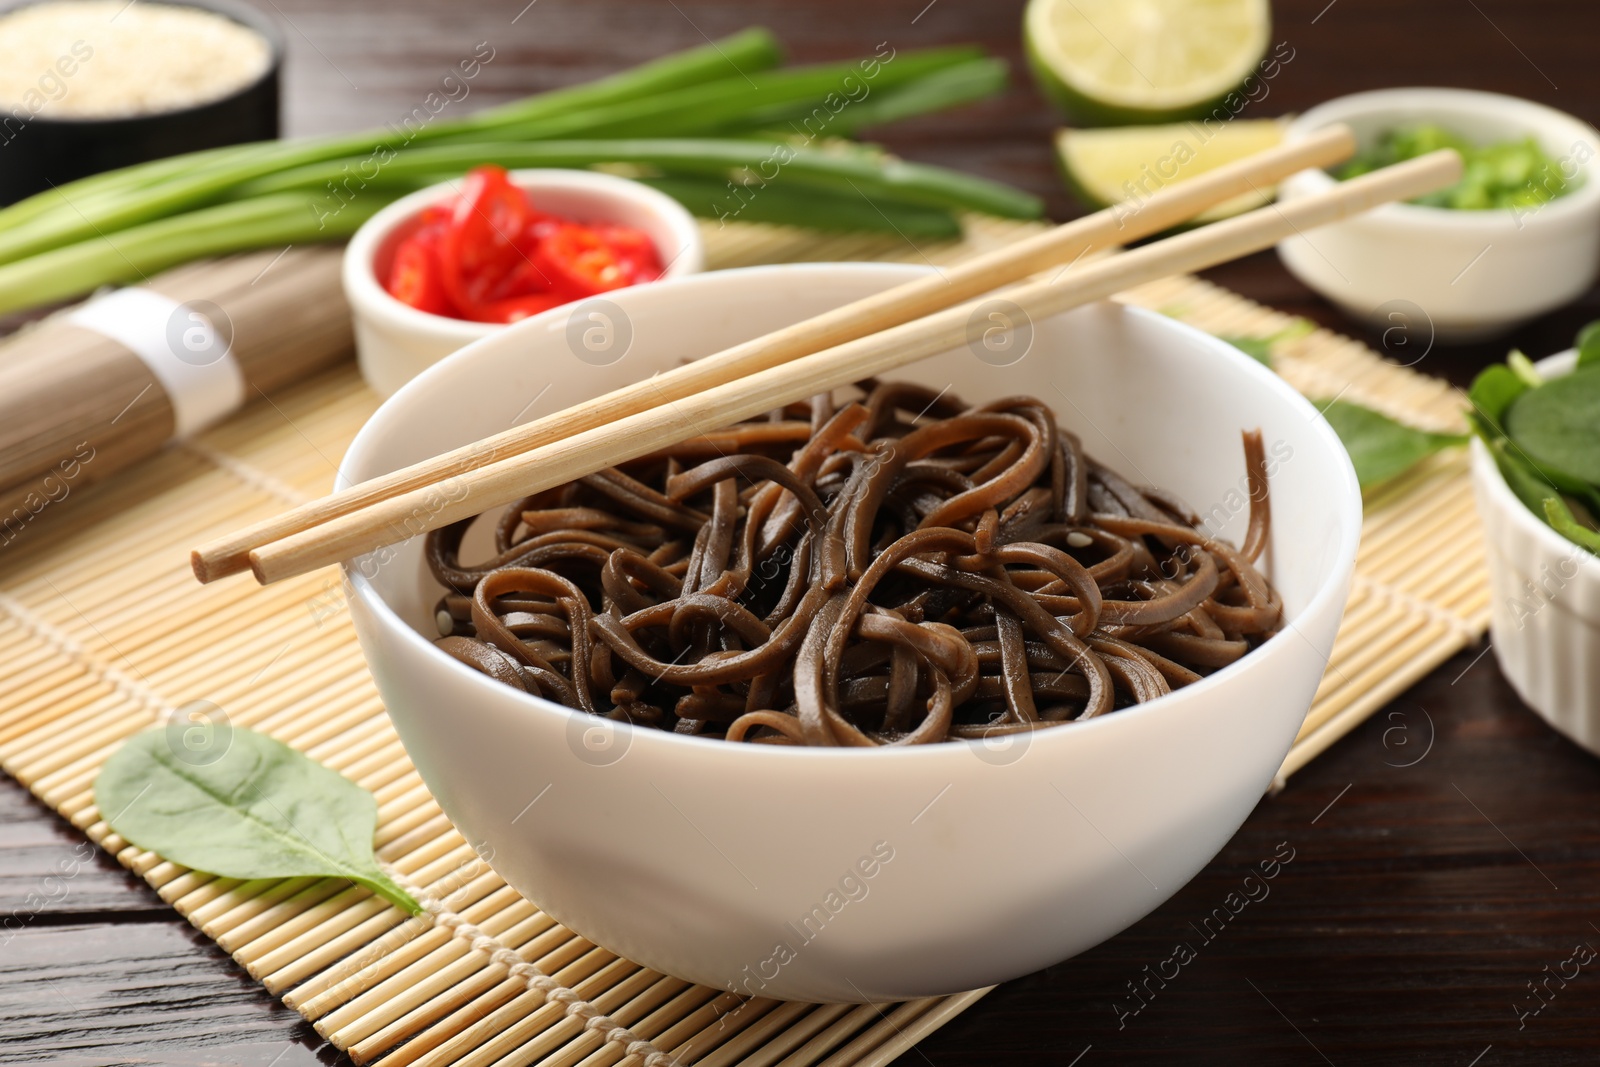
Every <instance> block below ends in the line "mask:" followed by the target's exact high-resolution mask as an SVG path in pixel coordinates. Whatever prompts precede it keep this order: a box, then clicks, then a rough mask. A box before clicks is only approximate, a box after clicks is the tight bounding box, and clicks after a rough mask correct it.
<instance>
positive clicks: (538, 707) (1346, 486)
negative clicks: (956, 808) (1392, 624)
mask: <svg viewBox="0 0 1600 1067" xmlns="http://www.w3.org/2000/svg"><path fill="white" fill-rule="evenodd" d="M907 267H912V268H913V269H915V270H917V271H918V272H919V273H927V272H929V271H931V270H932V269H933V268H920V267H916V265H915V264H905V263H871V262H853V263H776V264H767V265H763V266H757V267H741V268H737V269H735V270H728V271H708V272H706V273H704V274H695V275H687V276H685V277H683V278H681V279H676V280H675V281H674V282H673V283H671V284H676V285H678V286H696V285H707V284H710V285H715V284H716V282H715V281H710V280H709V279H715V278H716V277H717V276H718V275H725V274H741V275H742V274H748V273H753V272H762V273H766V272H780V271H781V272H786V273H787V272H792V271H794V270H806V269H817V268H826V269H828V270H830V271H838V270H839V269H840V268H851V269H861V270H862V271H863V272H868V273H891V274H898V273H899V272H901V271H903V270H905V269H906V268H907ZM656 284H660V283H656ZM1106 302H1109V301H1106ZM1119 306H1120V307H1121V309H1122V311H1123V312H1124V313H1126V314H1130V315H1132V316H1134V317H1135V318H1143V319H1146V320H1149V321H1151V322H1159V323H1161V324H1163V325H1164V326H1166V327H1169V328H1173V329H1177V330H1179V331H1181V332H1186V333H1189V334H1191V335H1192V336H1193V338H1194V339H1196V340H1198V341H1199V342H1200V343H1201V344H1202V345H1203V346H1205V347H1207V348H1210V349H1211V350H1212V351H1214V352H1216V353H1217V354H1218V355H1219V356H1220V357H1222V358H1224V359H1226V360H1228V361H1230V362H1233V363H1235V364H1236V365H1237V366H1239V367H1240V368H1242V369H1243V370H1244V372H1245V373H1246V374H1250V375H1254V376H1256V377H1258V378H1260V379H1261V380H1262V381H1264V382H1266V383H1267V386H1268V388H1269V389H1271V390H1273V391H1274V392H1276V393H1277V394H1278V395H1280V396H1281V397H1282V398H1284V399H1285V400H1286V401H1287V402H1288V403H1289V404H1290V405H1291V406H1293V407H1297V408H1299V409H1300V411H1301V413H1302V414H1303V415H1304V416H1305V418H1306V420H1307V421H1308V422H1311V423H1313V424H1314V425H1315V429H1314V430H1313V431H1312V432H1313V433H1316V434H1318V435H1319V436H1321V438H1322V439H1323V442H1324V443H1325V444H1326V445H1328V446H1330V447H1331V448H1333V449H1335V450H1337V453H1336V454H1338V455H1344V456H1346V458H1345V462H1344V463H1343V465H1342V466H1341V469H1340V481H1341V483H1342V484H1341V485H1338V486H1334V487H1331V489H1330V491H1332V492H1334V493H1337V494H1338V495H1341V496H1343V497H1344V498H1345V499H1346V501H1347V502H1348V504H1349V505H1350V506H1349V507H1348V508H1347V509H1346V511H1345V515H1344V518H1343V520H1342V522H1341V526H1342V528H1341V529H1340V531H1339V539H1338V544H1337V546H1336V548H1335V553H1336V555H1342V556H1343V557H1344V559H1343V562H1341V563H1338V564H1336V565H1335V567H1334V570H1333V571H1332V572H1330V573H1329V574H1328V576H1327V577H1326V578H1325V579H1324V580H1323V582H1322V584H1321V585H1320V586H1319V587H1318V588H1317V591H1316V592H1315V593H1313V594H1312V596H1311V599H1310V600H1309V601H1307V602H1306V606H1305V607H1304V608H1303V609H1301V612H1300V615H1301V616H1309V615H1313V614H1317V613H1318V612H1320V611H1323V610H1326V608H1327V605H1328V601H1330V600H1331V599H1333V598H1334V597H1335V596H1340V595H1343V593H1342V590H1343V589H1344V587H1345V585H1346V583H1347V582H1348V580H1349V577H1350V575H1351V573H1352V572H1353V571H1354V570H1355V548H1356V546H1358V545H1359V544H1360V542H1361V521H1362V504H1361V489H1360V486H1359V484H1358V483H1357V481H1356V472H1355V467H1354V466H1353V465H1351V463H1350V461H1349V458H1348V456H1347V455H1346V453H1345V451H1344V445H1343V443H1342V442H1340V440H1339V437H1338V435H1337V434H1335V433H1334V431H1333V427H1332V426H1330V425H1329V424H1328V420H1327V419H1325V418H1323V417H1322V413H1321V412H1319V411H1318V410H1317V408H1316V406H1315V405H1313V404H1312V403H1311V401H1309V400H1307V399H1306V398H1305V397H1304V396H1302V395H1301V394H1300V393H1298V392H1297V391H1295V389H1294V388H1292V387H1291V386H1290V385H1289V383H1288V382H1286V381H1284V380H1283V379H1282V378H1281V377H1279V376H1278V375H1277V374H1276V373H1274V372H1273V371H1271V370H1269V369H1268V368H1267V367H1265V366H1263V365H1262V364H1261V363H1259V362H1257V361H1256V360H1255V359H1254V358H1252V357H1250V356H1248V355H1246V354H1245V353H1243V352H1241V351H1240V350H1239V349H1237V348H1235V347H1234V346H1233V345H1231V344H1229V343H1228V342H1226V341H1223V340H1221V339H1220V338H1217V337H1213V336H1212V335H1211V334H1208V333H1206V332H1205V331H1203V330H1200V329H1198V328H1197V327H1194V326H1190V325H1189V324H1188V323H1185V322H1179V321H1178V320H1176V319H1173V318H1171V317H1170V316H1167V315H1163V314H1161V313H1160V312H1157V311H1150V310H1148V309H1146V308H1141V307H1133V306H1130V305H1126V304H1123V305H1119ZM564 312H565V308H552V309H551V310H550V311H545V312H542V313H540V314H538V315H533V316H530V317H529V318H526V319H522V320H521V321H519V322H514V323H511V324H510V325H509V326H507V327H506V329H509V330H540V329H543V324H544V321H545V320H546V318H547V317H548V316H554V315H558V314H562V313H564ZM502 336H503V335H502ZM463 357H468V358H470V351H469V350H468V349H461V350H458V351H456V352H453V353H451V354H450V355H448V356H446V357H445V358H444V359H442V360H440V361H439V362H438V363H435V364H434V365H433V366H431V367H429V368H427V369H426V370H424V371H423V372H422V373H421V374H419V375H417V377H415V378H413V379H411V381H409V382H407V383H406V384H405V385H404V386H402V387H401V390H400V391H398V392H396V393H395V397H398V396H400V395H401V393H402V392H404V391H405V390H409V389H427V388H428V387H429V379H430V378H431V377H432V376H434V375H437V374H442V373H444V368H445V367H446V366H447V365H448V364H449V363H451V362H452V361H455V360H459V359H461V358H463ZM395 397H391V398H389V399H388V400H385V401H384V404H385V405H388V404H390V403H392V402H393V401H394V398H395ZM380 410H381V408H380ZM359 436H360V435H359V434H358V435H357V437H358V439H359ZM346 459H348V453H346ZM343 467H344V461H341V463H340V473H339V478H340V482H341V484H342V483H343V478H344V473H343ZM1552 532H1553V531H1552ZM340 569H341V570H342V571H343V573H344V575H345V577H346V579H347V580H348V581H349V583H350V585H351V588H352V589H353V590H354V592H355V595H356V596H357V597H359V598H360V599H361V601H362V602H363V603H364V604H365V605H366V606H367V608H368V610H370V611H371V612H372V613H373V614H374V615H375V616H378V617H379V618H380V620H381V624H382V625H387V626H391V627H393V628H395V629H396V630H398V631H399V632H400V634H401V638H400V639H401V641H402V642H405V643H406V644H408V645H410V646H411V647H412V648H413V649H414V650H415V652H416V654H417V655H421V656H434V657H438V659H439V660H440V661H441V663H442V665H443V666H444V667H445V668H446V669H447V670H451V671H454V672H455V673H456V676H457V677H459V678H461V679H462V681H463V684H465V685H469V686H472V687H477V686H483V687H484V689H483V692H485V693H501V692H509V693H511V695H512V698H513V699H518V700H520V702H522V703H523V704H524V705H525V706H526V707H528V708H529V709H531V710H532V711H533V712H534V713H535V714H545V713H555V714H558V715H561V716H564V717H565V718H567V719H570V718H571V717H572V716H575V715H584V716H586V717H587V713H586V712H582V711H578V710H575V709H573V708H569V707H567V706H565V705H564V704H557V703H555V702H554V701H552V700H546V699H544V698H543V697H539V696H534V695H533V694H531V693H521V694H518V693H516V691H515V690H511V689H510V688H509V687H508V686H506V685H505V684H504V683H502V682H497V681H495V680H494V679H493V678H490V677H489V676H488V675H486V674H484V673H483V672H481V671H478V670H474V669H473V668H471V667H469V666H467V665H466V664H465V663H462V662H460V661H459V660H456V659H454V658H453V657H451V656H450V655H448V654H446V653H444V652H441V651H439V649H438V647H437V646H436V645H435V644H434V643H433V641H431V640H429V639H428V638H426V637H424V636H423V635H422V634H421V633H419V632H417V631H416V630H415V629H413V628H412V627H411V626H410V625H409V624H408V623H407V622H406V621H405V620H404V619H402V618H401V617H400V615H399V613H398V612H396V611H395V610H394V609H393V608H391V607H390V606H389V604H388V602H387V601H385V600H384V599H383V597H381V596H379V595H378V591H377V590H376V589H375V588H374V587H373V585H372V582H371V580H370V579H368V578H367V577H366V576H365V575H363V574H361V572H360V570H359V569H356V568H352V567H351V566H350V564H349V561H348V560H347V561H344V562H342V563H341V564H340ZM1293 629H1295V625H1294V623H1293V622H1292V621H1291V622H1286V623H1285V625H1284V626H1283V628H1282V629H1280V630H1279V631H1278V632H1277V633H1276V634H1274V635H1273V636H1272V637H1270V638H1268V640H1267V641H1266V642H1265V643H1263V645H1262V646H1261V647H1260V648H1256V649H1252V650H1251V651H1250V652H1249V653H1247V654H1245V655H1244V656H1241V657H1240V658H1239V659H1237V660H1235V661H1234V662H1232V663H1230V664H1228V665H1227V666H1226V667H1223V668H1221V669H1220V670H1218V671H1217V672H1216V673H1214V674H1208V675H1206V676H1205V677H1203V678H1201V679H1200V680H1199V681H1198V682H1193V683H1191V684H1189V685H1187V686H1184V688H1183V689H1182V690H1181V691H1180V692H1178V693H1169V694H1168V695H1167V696H1165V697H1158V698H1156V699H1155V700H1153V701H1150V702H1149V703H1146V704H1137V705H1134V706H1133V707H1130V708H1120V709H1118V710H1116V711H1115V712H1113V713H1108V714H1105V715H1102V716H1100V717H1098V718H1094V719H1090V720H1088V721H1087V722H1080V723H1075V724H1073V725H1072V726H1071V728H1069V729H1062V730H1055V729H1051V728H1044V729H1039V730H1034V731H1032V732H1031V733H1029V734H1026V735H1024V736H1026V737H1027V738H1028V742H1027V743H1028V744H1029V745H1030V746H1031V745H1034V744H1045V745H1053V744H1070V743H1071V742H1070V741H1068V740H1065V738H1069V737H1071V736H1075V735H1078V734H1081V733H1083V732H1084V731H1086V730H1116V729H1120V727H1118V726H1117V725H1116V724H1117V723H1118V722H1126V721H1131V719H1130V717H1131V716H1138V717H1140V718H1143V717H1145V716H1148V715H1160V714H1164V713H1165V712H1166V710H1167V709H1166V707H1165V706H1164V705H1170V703H1171V700H1172V698H1173V697H1177V696H1181V695H1182V694H1185V693H1203V692H1206V691H1207V690H1210V689H1212V688H1215V687H1217V686H1219V685H1226V684H1228V683H1229V682H1231V681H1232V679H1233V677H1234V676H1235V675H1236V674H1238V673H1239V672H1240V671H1241V670H1247V669H1249V668H1248V666H1247V664H1248V661H1249V658H1250V656H1251V655H1254V654H1255V653H1257V652H1260V651H1261V650H1262V649H1264V648H1266V647H1267V645H1270V644H1272V643H1273V642H1277V641H1287V640H1289V639H1290V633H1289V631H1291V630H1293ZM467 713H470V712H467ZM635 732H636V733H637V734H639V735H641V736H643V737H646V738H648V740H646V741H645V742H644V743H645V744H658V743H659V744H665V745H692V746H694V748H695V750H697V751H700V752H705V753H707V758H712V759H722V758H728V757H725V756H722V755H711V754H712V753H721V752H727V753H729V754H730V755H731V756H732V758H736V759H770V760H779V759H821V758H826V757H828V756H829V755H832V754H837V753H843V752H855V751H857V750H856V749H854V748H853V747H844V746H841V747H820V746H810V745H743V744H739V743H736V742H724V741H716V740H712V739H708V738H703V737H687V736H683V735H680V734H676V733H671V732H669V731H666V730H656V729H652V728H643V727H641V728H640V729H638V730H637V731H635ZM1052 735H1060V737H1061V738H1063V740H1056V739H1054V738H1053V737H1052ZM983 744H984V742H983V741H982V740H966V741H965V742H962V741H960V740H957V741H951V742H941V743H938V744H931V745H905V746H895V747H894V748H893V749H892V751H893V752H894V753H895V754H894V755H892V756H889V757H888V758H890V759H902V760H904V759H927V760H937V759H952V758H956V757H958V756H959V757H962V758H966V755H965V754H966V753H968V752H970V750H971V749H972V748H973V747H982V746H983ZM885 747H887V746H885ZM747 749H758V750H760V753H761V754H760V755H741V754H740V753H741V752H743V751H744V750H747ZM860 751H873V752H877V751H879V749H878V748H873V749H870V750H867V749H862V750H860Z"/></svg>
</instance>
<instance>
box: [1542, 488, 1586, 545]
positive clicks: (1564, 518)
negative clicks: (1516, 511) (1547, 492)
mask: <svg viewBox="0 0 1600 1067" xmlns="http://www.w3.org/2000/svg"><path fill="white" fill-rule="evenodd" d="M1544 517H1545V520H1546V521H1547V522H1549V523H1550V525H1551V526H1552V527H1553V528H1554V529H1555V531H1556V533H1558V534H1560V535H1561V536H1562V537H1565V538H1566V539H1567V540H1568V541H1571V542H1572V543H1573V544H1575V545H1581V546H1583V547H1584V548H1587V549H1588V550H1589V551H1590V552H1594V553H1597V554H1600V533H1597V532H1596V531H1594V530H1591V529H1590V528H1589V527H1587V526H1585V525H1583V523H1581V522H1579V521H1578V519H1577V516H1575V515H1573V514H1572V509H1571V508H1570V507H1568V506H1567V502H1566V501H1565V500H1563V499H1561V498H1560V497H1558V496H1552V497H1546V498H1545V501H1544Z"/></svg>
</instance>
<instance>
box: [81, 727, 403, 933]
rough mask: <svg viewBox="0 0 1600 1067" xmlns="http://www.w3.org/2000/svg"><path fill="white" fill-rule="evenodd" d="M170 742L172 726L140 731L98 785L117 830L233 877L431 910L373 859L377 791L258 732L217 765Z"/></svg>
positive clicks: (233, 745) (235, 736)
mask: <svg viewBox="0 0 1600 1067" xmlns="http://www.w3.org/2000/svg"><path fill="white" fill-rule="evenodd" d="M170 738H171V734H170V733H169V732H168V731H167V730H163V729H155V730H146V731H145V732H143V733H140V734H135V735H134V736H133V737H130V738H129V739H128V740H127V741H126V742H124V743H123V745H122V747H120V748H119V749H117V750H116V751H115V752H113V753H112V754H111V758H110V759H108V760H106V763H105V766H104V767H103V768H102V769H101V771H100V774H99V776H98V777H97V778H96V779H95V783H94V796H95V803H96V804H97V805H98V806H99V808H100V813H101V814H102V815H103V816H105V817H106V819H107V821H108V822H109V823H110V825H111V828H112V829H113V830H115V831H116V832H117V833H119V834H121V835H122V836H123V837H125V838H127V839H128V840H129V841H131V842H133V843H134V844H135V845H138V846H139V847H140V848H146V849H149V850H150V851H152V852H157V853H159V854H160V855H162V856H163V857H165V858H166V859H169V860H171V861H172V862H174V863H180V864H182V865H183V866H185V867H189V868H192V869H194V870H199V871H207V872H209V873H211V874H216V875H221V876H222V877H225V878H293V877H303V876H307V875H322V876H333V877H339V878H348V879H350V880H351V881H353V882H357V883H359V884H361V885H363V886H366V887H367V888H368V889H370V890H372V891H373V892H374V893H376V894H377V895H378V896H380V897H382V898H383V899H385V900H387V901H389V902H390V903H392V904H395V905H398V906H399V907H401V908H403V909H405V910H406V911H408V912H410V913H411V914H413V915H415V914H417V913H418V912H420V911H421V910H422V907H421V905H419V904H418V903H417V902H416V901H415V900H414V899H412V897H411V895H410V894H408V893H407V892H406V891H405V890H404V889H402V888H400V886H398V885H396V884H395V883H394V881H392V880H391V879H390V878H389V876H388V875H386V874H384V873H383V871H382V869H380V868H379V866H378V861H377V859H376V858H375V857H374V855H373V852H372V834H373V831H374V830H375V829H376V828H377V825H378V803H377V801H376V800H375V799H374V798H373V796H372V794H371V793H369V792H367V791H366V790H365V789H362V788H361V787H360V786H358V785H356V784H355V783H354V782H352V781H350V780H349V779H348V778H345V777H344V776H343V775H341V774H339V773H338V772H337V771H333V770H330V769H328V768H327V767H324V766H322V764H320V763H317V762H316V761H315V760H312V759H310V758H308V757H306V756H304V755H302V754H301V753H299V752H296V751H295V750H294V749H292V748H290V747H289V746H288V745H285V744H284V743H283V742H281V741H277V740H274V739H273V738H271V737H268V736H267V735H266V734H262V733H257V732H256V731H254V730H247V729H244V728H242V727H238V726H235V727H232V728H231V730H230V731H229V736H228V738H227V741H226V743H225V749H224V751H223V753H222V755H221V756H220V757H217V758H215V759H212V760H211V761H210V762H202V761H195V760H194V759H193V757H192V755H191V754H190V753H187V752H180V751H179V749H180V747H181V746H179V745H176V744H174V743H173V742H172V741H171V740H170ZM186 757H187V758H186Z"/></svg>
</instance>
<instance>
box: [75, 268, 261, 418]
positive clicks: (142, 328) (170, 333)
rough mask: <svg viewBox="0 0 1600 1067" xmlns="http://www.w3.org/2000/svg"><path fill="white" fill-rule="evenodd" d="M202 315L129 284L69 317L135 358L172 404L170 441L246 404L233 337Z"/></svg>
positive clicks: (211, 307) (211, 308)
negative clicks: (127, 351)
mask: <svg viewBox="0 0 1600 1067" xmlns="http://www.w3.org/2000/svg"><path fill="white" fill-rule="evenodd" d="M206 311H214V312H215V313H216V314H221V313H222V312H221V309H220V308H215V306H214V305H209V304H207V305H205V310H202V309H201V308H200V307H197V306H195V305H192V304H180V303H178V302H177V301H176V300H173V299H172V298H171V297H166V296H162V295H161V294H160V293H157V292H153V291H152V290H149V289H140V288H137V287H134V286H130V287H128V288H126V289H118V290H116V291H115V292H112V293H108V294H106V295H105V296H102V297H97V298H95V299H93V300H91V301H89V302H88V303H87V304H85V305H83V307H81V308H79V309H78V310H76V311H74V312H72V313H71V314H70V315H68V316H67V321H68V322H71V323H73V324H74V325H77V326H82V327H83V328H84V329H86V330H93V331H94V332H95V333H98V334H100V335H102V336H104V337H108V338H110V339H111V340H113V341H115V342H117V343H118V344H120V345H122V346H123V347H125V348H127V349H128V350H129V351H131V352H132V353H133V354H134V355H136V356H138V357H139V359H140V360H141V361H142V362H143V363H144V365H145V366H146V367H148V368H150V373H151V374H153V375H155V379H156V381H157V382H158V383H159V384H160V386H161V388H162V390H163V391H164V392H165V393H166V394H167V401H168V402H169V403H170V404H171V405H172V421H173V431H172V435H173V436H174V437H179V438H182V437H189V436H192V435H193V434H196V433H199V432H200V431H201V430H203V429H205V428H206V427H207V426H210V425H211V424H213V423H215V422H217V421H219V420H221V419H222V418H224V417H226V416H227V415H230V414H232V413H233V412H234V411H235V410H237V409H238V407H239V405H240V404H241V403H243V401H244V395H245V381H244V372H243V371H241V370H240V369H239V361H238V360H236V359H234V357H233V343H232V341H233V339H232V337H231V336H224V335H223V334H222V333H219V332H218V330H217V328H216V325H215V324H214V323H213V321H212V318H211V317H208V315H207V314H206Z"/></svg>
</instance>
